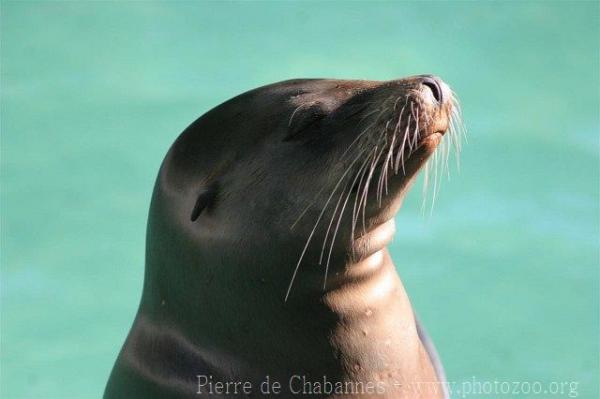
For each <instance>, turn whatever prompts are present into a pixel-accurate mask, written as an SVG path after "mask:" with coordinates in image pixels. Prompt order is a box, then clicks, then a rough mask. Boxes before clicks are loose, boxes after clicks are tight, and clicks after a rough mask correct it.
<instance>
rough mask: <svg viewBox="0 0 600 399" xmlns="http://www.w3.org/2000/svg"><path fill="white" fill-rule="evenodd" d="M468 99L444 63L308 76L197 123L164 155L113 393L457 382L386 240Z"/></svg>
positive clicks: (417, 392)
mask: <svg viewBox="0 0 600 399" xmlns="http://www.w3.org/2000/svg"><path fill="white" fill-rule="evenodd" d="M457 109H458V108H457V102H456V101H455V99H454V96H453V93H452V91H451V90H450V89H449V87H448V86H447V85H446V84H445V83H444V82H443V81H442V80H441V79H439V78H437V77H434V76H430V75H421V76H415V77H409V78H405V79H400V80H393V81H385V82H381V81H364V80H330V79H300V80H289V81H284V82H280V83H276V84H272V85H268V86H264V87H261V88H258V89H255V90H252V91H249V92H247V93H244V94H242V95H239V96H237V97H235V98H233V99H231V100H229V101H227V102H225V103H223V104H221V105H219V106H218V107H216V108H214V109H212V110H211V111H209V112H207V113H206V114H204V115H203V116H201V117H200V118H199V119H197V120H196V121H195V122H194V123H192V124H191V125H190V126H189V127H188V128H186V129H185V131H184V132H183V133H182V134H181V135H180V136H179V137H178V138H177V140H176V141H175V143H174V144H173V145H172V147H171V149H170V150H169V151H168V153H167V155H166V157H165V159H164V161H163V163H162V166H161V168H160V171H159V173H158V177H157V180H156V185H155V189H154V192H153V196H152V202H151V206H150V213H149V221H148V230H147V247H146V269H145V270H146V271H145V278H144V288H143V293H142V298H141V303H140V306H139V310H138V313H137V316H136V318H135V321H134V323H133V326H132V328H131V331H130V333H129V335H128V337H127V339H126V341H125V344H124V346H123V348H122V350H121V352H120V354H119V356H118V359H117V361H116V364H115V366H114V369H113V371H112V374H111V376H110V379H109V381H108V385H107V387H106V390H105V397H106V398H181V397H198V396H205V397H207V396H208V397H213V396H214V397H263V396H269V395H273V396H279V397H297V396H306V397H342V396H344V397H380V398H398V397H414V398H418V397H421V398H434V397H443V396H444V389H443V387H442V386H441V385H440V383H443V380H444V376H443V371H442V370H441V368H440V365H439V362H438V360H437V355H436V354H435V350H434V348H433V346H432V344H431V343H430V342H429V340H428V339H427V338H426V337H425V335H424V333H423V332H422V330H421V327H420V326H419V325H418V324H417V322H416V321H415V317H414V314H413V311H412V307H411V305H410V302H409V299H408V297H407V294H406V292H405V290H404V288H403V286H402V283H401V281H400V279H399V277H398V274H397V273H396V269H395V267H394V265H393V263H392V261H391V259H390V255H389V253H388V250H387V248H386V245H387V244H388V243H389V242H390V240H391V239H392V236H393V234H394V229H395V225H394V215H395V214H396V212H397V211H398V209H399V208H400V205H401V203H402V200H403V199H404V197H405V195H406V193H407V191H408V189H409V187H410V186H411V184H412V182H413V181H414V179H415V176H416V175H417V172H418V171H419V170H420V169H421V168H422V167H423V166H424V165H425V163H426V161H427V160H428V158H429V157H430V156H431V155H432V154H433V153H434V152H435V150H436V148H437V147H438V144H439V143H440V142H441V141H442V136H443V135H444V134H445V133H446V132H450V133H451V134H449V135H450V136H451V139H453V140H451V141H452V142H458V141H457V140H456V139H457V137H458V135H457V134H456V133H455V130H454V129H452V128H451V125H452V122H453V121H454V120H455V117H453V115H456V113H457ZM277 387H279V388H277ZM225 388H226V389H225Z"/></svg>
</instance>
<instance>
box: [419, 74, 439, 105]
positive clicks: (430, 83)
mask: <svg viewBox="0 0 600 399" xmlns="http://www.w3.org/2000/svg"><path fill="white" fill-rule="evenodd" d="M422 83H423V86H427V87H429V89H430V90H431V93H433V97H434V98H435V100H436V101H437V102H439V103H441V102H442V88H441V87H440V84H439V83H438V82H436V81H435V79H432V78H423V82H422Z"/></svg>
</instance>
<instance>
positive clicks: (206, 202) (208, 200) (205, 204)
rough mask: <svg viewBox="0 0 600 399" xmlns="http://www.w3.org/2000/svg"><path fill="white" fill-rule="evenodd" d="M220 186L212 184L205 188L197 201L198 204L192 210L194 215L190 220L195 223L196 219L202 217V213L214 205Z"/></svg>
mask: <svg viewBox="0 0 600 399" xmlns="http://www.w3.org/2000/svg"><path fill="white" fill-rule="evenodd" d="M217 191H218V186H217V183H212V184H210V185H209V186H207V187H204V188H203V189H202V191H200V193H199V194H198V199H196V204H195V205H194V209H193V210H192V214H191V216H190V220H191V221H192V222H195V221H196V219H198V217H199V216H200V214H201V213H202V211H203V210H204V209H206V208H209V207H210V206H211V205H212V204H214V202H215V200H216V198H217Z"/></svg>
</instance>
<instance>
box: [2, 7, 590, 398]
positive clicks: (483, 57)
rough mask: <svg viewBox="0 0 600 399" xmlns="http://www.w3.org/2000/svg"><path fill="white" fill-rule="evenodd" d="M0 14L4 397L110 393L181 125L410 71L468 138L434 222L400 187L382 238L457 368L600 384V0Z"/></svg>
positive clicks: (451, 371) (451, 367)
mask: <svg viewBox="0 0 600 399" xmlns="http://www.w3.org/2000/svg"><path fill="white" fill-rule="evenodd" d="M1 15H2V17H1V42H0V44H1V56H2V57H1V62H2V64H1V95H2V97H1V100H2V103H1V135H2V136H1V137H2V143H1V144H2V153H1V155H2V175H1V178H2V186H1V192H2V196H1V200H2V203H1V204H2V255H1V256H2V257H1V261H2V264H1V265H2V273H1V280H2V285H1V293H2V308H1V310H2V313H1V355H0V356H1V357H0V360H1V384H0V396H1V397H2V398H34V397H35V398H96V397H99V396H100V395H101V392H102V391H103V388H104V384H105V382H106V379H107V377H108V374H109V372H110V369H111V367H112V365H113V361H114V359H115V357H116V355H117V352H118V350H119V348H120V346H121V344H122V342H123V340H124V338H125V336H126V333H127V331H128V329H129V327H130V325H131V322H132V320H133V316H134V314H135V311H136V307H137V304H138V301H139V297H140V291H141V287H142V277H143V265H144V235H145V227H146V226H145V225H146V216H147V210H148V205H149V199H150V194H151V190H152V187H153V184H154V178H155V175H156V172H157V169H158V167H159V165H160V162H161V160H162V157H163V156H164V154H165V152H166V150H167V148H168V147H169V145H170V144H171V142H172V141H173V140H174V139H175V137H176V136H177V135H178V134H179V133H180V132H181V131H182V129H183V128H185V127H186V125H188V124H189V123H190V122H191V121H192V120H194V119H195V118H196V117H198V116H199V115H201V114H202V113H204V112H205V111H207V110H208V109H210V108H211V107H213V106H215V105H217V104H219V103H220V102H222V101H224V100H226V99H228V98H230V97H232V96H234V95H236V94H238V93H240V92H243V91H245V90H247V89H251V88H254V87H256V86H260V85H263V84H267V83H271V82H274V81H278V80H283V79H288V78H294V77H335V78H367V79H394V78H398V77H403V76H406V75H411V74H420V73H435V74H438V75H440V76H441V77H443V78H444V79H445V80H446V81H447V82H448V83H450V84H451V85H452V86H453V88H454V89H455V91H456V92H457V93H458V94H459V96H460V98H461V100H462V105H463V111H464V118H465V122H466V125H467V127H468V131H469V133H468V136H469V143H468V145H467V146H466V148H465V150H464V152H463V156H462V159H461V161H462V162H461V172H460V173H456V170H453V173H452V178H451V181H450V182H445V183H444V185H443V187H442V190H441V192H440V195H439V196H438V198H437V203H436V207H435V209H434V212H433V215H432V216H431V217H429V216H427V215H426V216H423V215H422V214H421V212H420V206H419V204H420V201H421V198H420V195H419V193H417V192H414V193H412V194H411V196H410V198H409V200H408V203H407V204H406V206H405V207H404V209H403V210H402V211H401V213H400V215H399V216H398V220H397V222H398V223H397V225H398V233H397V236H396V239H395V241H394V243H393V244H392V246H391V251H392V255H393V257H394V259H395V261H396V265H397V267H398V270H399V272H400V274H401V277H402V279H403V281H404V283H405V285H406V288H407V290H408V291H409V294H410V296H411V299H412V302H413V304H414V306H415V308H416V309H417V311H418V313H419V314H420V317H421V318H422V319H423V321H424V323H425V325H426V326H427V328H428V330H429V332H430V334H431V335H432V336H433V338H434V340H435V342H436V344H437V346H438V349H439V351H440V353H441V355H442V358H443V360H444V364H445V367H446V370H447V373H448V378H449V380H452V381H463V380H466V381H470V380H472V378H473V377H475V378H476V379H477V380H492V381H493V380H508V381H541V382H544V383H550V382H552V381H559V382H560V381H575V382H578V383H579V386H578V393H579V396H578V397H585V398H597V397H598V372H599V370H598V332H599V331H598V310H599V309H598V300H599V298H598V280H599V276H598V264H599V259H598V242H599V202H598V201H599V196H598V188H599V187H598V184H599V173H598V153H599V142H598V132H599V115H598V112H599V111H598V110H599V98H598V88H599V79H598V71H599V65H598V57H599V55H598V51H599V39H598V38H599V30H598V29H599V28H598V27H599V17H598V15H599V8H598V3H596V2H554V3H542V2H535V3H516V2H515V3H487V2H468V3H393V2H389V3H381V2H368V3H367V2H355V3H336V2H328V3H310V2H303V3H273V2H263V3H252V2H248V3H201V2H195V3H194V2H186V3H184V2H169V3H158V2H127V3H117V2H86V3H76V2H62V1H57V2H33V1H29V2H9V1H2V3H1ZM538 397H539V396H538ZM562 397H567V396H562Z"/></svg>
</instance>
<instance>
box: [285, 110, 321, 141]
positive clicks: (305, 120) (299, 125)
mask: <svg viewBox="0 0 600 399" xmlns="http://www.w3.org/2000/svg"><path fill="white" fill-rule="evenodd" d="M325 116H327V113H326V112H325V110H324V109H323V107H322V104H321V103H318V102H314V103H310V104H303V105H301V106H299V107H298V108H296V110H295V111H294V112H293V113H292V116H291V117H290V121H289V123H288V126H289V129H288V134H287V135H286V136H285V138H284V141H292V140H297V139H299V138H300V137H301V133H302V132H304V131H306V130H307V129H308V128H310V127H314V126H316V125H317V123H318V122H319V121H320V120H321V119H323V118H324V117H325Z"/></svg>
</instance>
